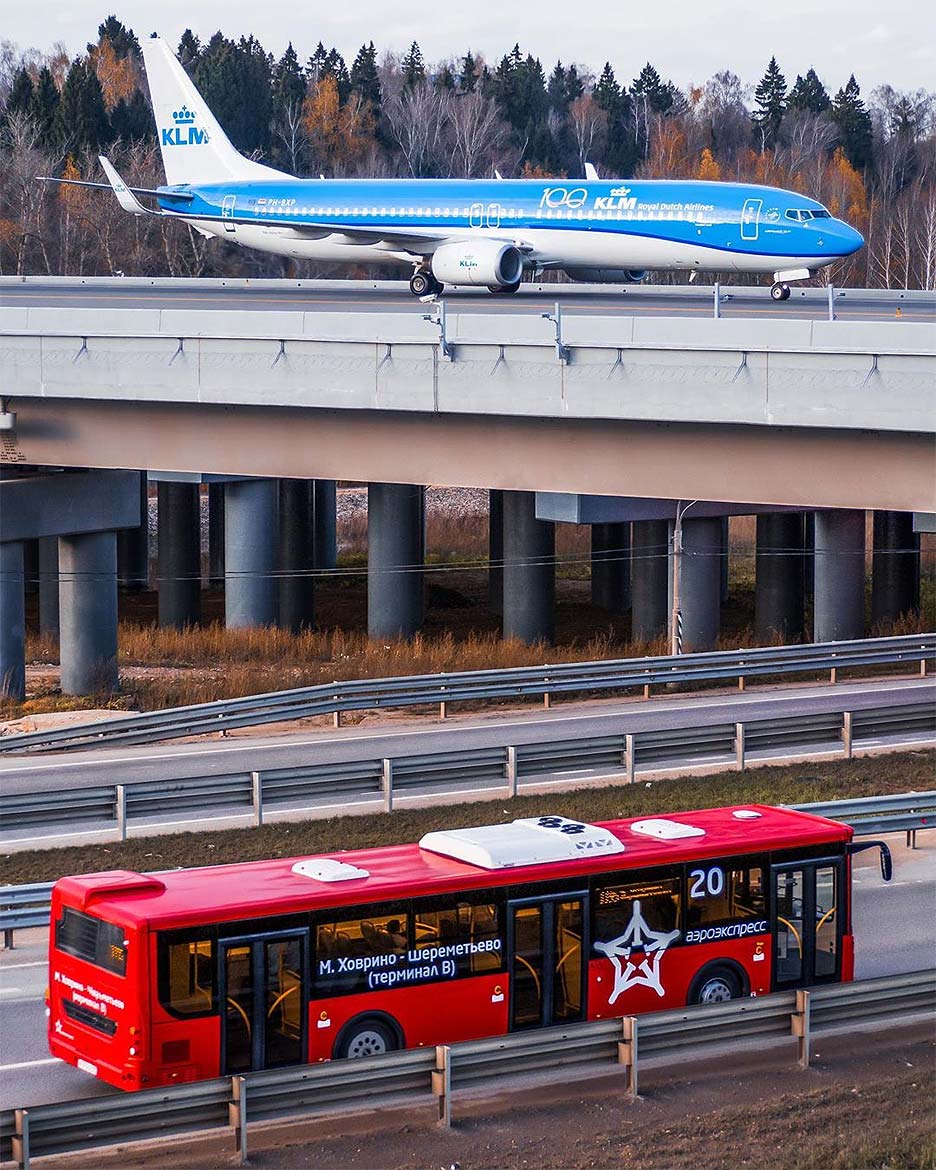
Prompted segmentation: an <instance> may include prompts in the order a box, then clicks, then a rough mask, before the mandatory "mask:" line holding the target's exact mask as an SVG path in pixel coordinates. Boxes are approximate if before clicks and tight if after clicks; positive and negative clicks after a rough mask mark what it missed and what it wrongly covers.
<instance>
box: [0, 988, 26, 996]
mask: <svg viewBox="0 0 936 1170" xmlns="http://www.w3.org/2000/svg"><path fill="white" fill-rule="evenodd" d="M23 994H24V993H23V989H22V987H0V995H23Z"/></svg>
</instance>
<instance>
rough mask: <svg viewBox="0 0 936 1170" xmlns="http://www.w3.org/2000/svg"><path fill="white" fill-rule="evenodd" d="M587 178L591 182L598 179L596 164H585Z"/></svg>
mask: <svg viewBox="0 0 936 1170" xmlns="http://www.w3.org/2000/svg"><path fill="white" fill-rule="evenodd" d="M585 178H586V179H587V180H588V181H589V182H592V180H594V179H597V178H598V171H597V170H596V169H595V164H594V163H590V162H587V163H586V164H585Z"/></svg>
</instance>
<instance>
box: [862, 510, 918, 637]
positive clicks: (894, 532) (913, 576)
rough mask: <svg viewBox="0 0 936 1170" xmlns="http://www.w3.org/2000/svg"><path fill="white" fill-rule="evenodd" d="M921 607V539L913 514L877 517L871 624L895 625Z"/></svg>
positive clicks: (873, 560)
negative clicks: (914, 523)
mask: <svg viewBox="0 0 936 1170" xmlns="http://www.w3.org/2000/svg"><path fill="white" fill-rule="evenodd" d="M919 607H920V537H919V534H918V533H915V532H914V531H913V513H912V512H875V513H874V553H873V556H872V561H871V624H872V625H875V626H877V625H880V624H882V623H883V622H894V621H896V620H897V619H898V618H899V617H900V616H901V615H902V614H906V613H912V612H913V611H914V610H917V609H919Z"/></svg>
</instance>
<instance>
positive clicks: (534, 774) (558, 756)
mask: <svg viewBox="0 0 936 1170" xmlns="http://www.w3.org/2000/svg"><path fill="white" fill-rule="evenodd" d="M934 734H936V705H934V704H933V703H932V702H931V701H926V702H916V703H902V704H895V705H894V706H890V707H869V708H864V709H863V710H858V711H855V712H849V711H844V712H840V711H831V712H822V713H819V714H814V715H812V714H809V715H802V714H799V715H789V716H773V717H770V718H760V719H754V720H750V721H748V722H738V723H723V724H706V725H703V726H698V727H683V728H680V727H676V728H668V729H664V730H660V731H644V732H639V733H638V732H619V733H616V734H614V735H604V736H593V737H581V738H578V739H566V740H563V739H555V740H545V741H540V742H533V743H524V744H518V745H516V746H514V745H503V746H499V745H497V746H490V747H479V748H463V749H461V750H457V751H449V752H423V753H420V754H418V755H410V756H398V757H395V758H378V757H373V758H371V759H363V760H336V761H334V762H332V763H327V764H311V765H302V766H294V767H290V768H278V769H263V770H258V771H246V770H245V771H240V772H226V773H221V774H214V773H212V774H209V775H194V776H182V777H178V776H177V777H173V778H171V779H166V780H140V781H135V782H133V783H125V784H120V783H118V784H98V785H91V786H88V787H80V788H78V787H76V788H69V787H67V786H64V785H63V786H60V787H56V788H52V789H48V790H44V791H31V792H22V793H17V792H11V793H8V794H7V795H6V796H5V798H4V802H3V817H2V823H3V828H4V830H5V832H6V834H7V836H6V837H5V838H4V839H3V840H2V841H0V845H6V846H10V845H16V846H18V847H20V848H23V847H25V846H26V845H27V844H28V843H29V841H30V840H33V839H34V838H32V837H29V838H26V837H21V836H20V837H18V836H12V835H10V834H17V833H22V831H23V830H28V829H42V830H43V832H42V833H41V834H39V835H40V836H45V835H47V833H46V832H45V831H46V830H49V829H53V828H55V827H56V826H60V825H68V826H69V827H70V828H71V829H73V830H74V831H76V832H81V833H83V834H84V835H85V836H87V834H88V833H91V832H96V831H98V828H99V827H100V832H101V833H104V834H109V833H112V832H113V833H115V834H116V837H117V839H118V840H120V841H124V840H126V838H127V835H128V832H129V829H130V827H131V824H132V823H134V822H135V823H136V825H138V826H140V828H141V830H142V831H144V832H145V831H152V830H153V829H156V828H165V827H166V826H169V827H171V826H172V825H174V824H178V825H179V826H180V827H181V826H182V825H183V824H184V818H185V817H186V816H188V817H189V818H191V817H192V816H197V817H198V819H199V822H200V824H202V825H204V824H205V823H206V822H209V821H211V820H220V819H222V818H223V819H224V820H226V821H229V820H231V819H232V817H233V818H237V817H238V816H241V817H244V818H249V822H250V823H252V824H253V825H255V826H259V825H262V824H263V823H264V818H265V817H267V816H268V815H269V814H270V813H280V814H284V813H289V814H296V813H302V812H315V811H321V810H322V809H325V808H336V807H340V806H343V805H345V806H346V805H348V804H349V803H353V804H354V805H355V806H356V807H360V806H362V805H366V804H368V803H372V804H376V805H378V806H379V807H381V808H382V809H383V810H384V811H385V812H392V811H393V808H394V805H395V803H396V801H397V800H398V799H404V798H407V797H417V796H418V797H421V798H423V799H426V798H430V797H434V796H440V795H445V796H453V795H460V796H471V795H477V794H479V793H481V794H484V793H490V792H492V791H496V790H497V789H498V788H500V787H503V789H504V790H505V793H506V795H507V796H508V797H511V796H516V795H517V794H518V793H519V792H520V791H521V789H522V788H523V787H524V785H525V784H535V783H542V782H543V779H544V778H545V777H550V778H560V779H561V778H562V776H563V775H564V774H565V775H569V777H570V779H571V778H572V776H571V774H574V779H575V780H576V781H579V782H581V783H582V784H587V783H589V782H595V781H597V780H599V779H602V780H603V779H606V778H607V776H608V775H609V774H619V775H623V777H624V779H625V780H626V782H628V783H633V782H634V780H635V778H636V776H637V773H638V771H639V770H642V771H646V770H647V769H650V770H661V769H662V770H673V769H678V768H680V767H687V766H690V764H689V761H691V762H692V765H693V766H697V765H698V764H699V757H700V756H704V757H707V761H706V762H708V763H710V764H717V763H728V761H732V762H733V763H734V766H735V767H736V769H737V770H739V771H743V770H744V769H745V768H746V766H747V764H748V763H749V762H750V761H751V759H752V758H753V756H754V753H758V757H757V760H758V762H760V763H762V762H764V761H765V760H767V759H769V758H771V755H770V753H771V752H775V751H776V750H777V749H781V748H783V749H789V748H791V747H796V748H799V749H801V750H803V751H813V752H815V751H816V750H820V749H824V750H828V748H829V746H830V745H832V744H839V745H841V750H842V753H843V755H844V756H845V757H846V758H849V757H850V756H851V755H852V754H853V752H854V751H855V750H856V749H861V747H862V745H863V743H864V742H865V741H867V740H868V739H877V738H880V737H881V736H882V735H893V736H900V737H901V741H900V742H917V741H918V740H919V739H920V737H921V736H932V735H934ZM153 818H162V819H157V820H154V819H153ZM167 818H168V819H167ZM102 822H103V824H102ZM108 822H110V823H111V824H112V825H113V828H112V829H111V828H110V827H109V825H108ZM82 825H86V826H89V827H88V828H87V829H81V828H80V826H82ZM101 839H103V840H112V839H113V838H112V837H109V836H106V837H103V838H101Z"/></svg>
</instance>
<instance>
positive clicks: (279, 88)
mask: <svg viewBox="0 0 936 1170" xmlns="http://www.w3.org/2000/svg"><path fill="white" fill-rule="evenodd" d="M272 84H273V104H274V106H275V107H276V109H277V111H282V110H286V109H289V108H290V107H292V106H295V105H297V104H299V105H301V103H302V100H303V98H304V97H305V94H306V80H305V77H303V75H302V66H301V65H300V64H299V57H298V55H297V53H296V50H295V49H294V48H293V46H292V41H290V42H289V44H288V45H287V46H286V51H285V52H284V53H283V55H282V57H280V59H279V60H278V61H277V62H276V65H274V67H273V78H272Z"/></svg>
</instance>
